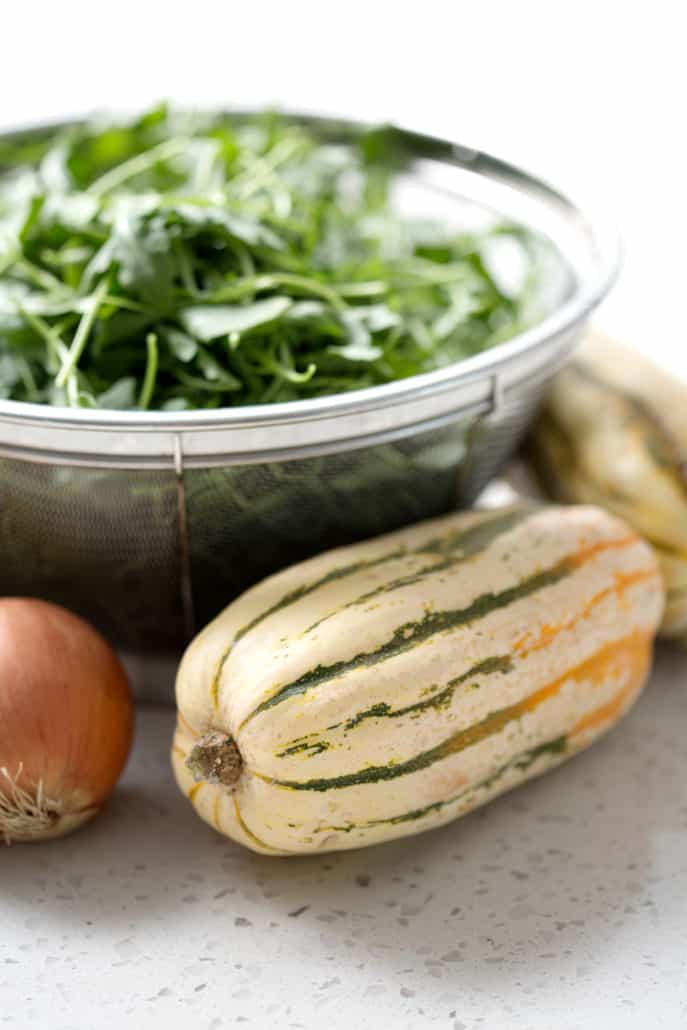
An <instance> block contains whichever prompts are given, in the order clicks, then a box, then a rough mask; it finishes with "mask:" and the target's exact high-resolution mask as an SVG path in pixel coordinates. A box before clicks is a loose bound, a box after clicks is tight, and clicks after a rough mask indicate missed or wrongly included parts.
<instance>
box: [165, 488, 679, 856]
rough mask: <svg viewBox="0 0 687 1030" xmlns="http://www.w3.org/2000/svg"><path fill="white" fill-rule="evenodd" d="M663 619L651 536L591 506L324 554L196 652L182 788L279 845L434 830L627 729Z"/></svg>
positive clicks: (182, 681)
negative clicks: (616, 729)
mask: <svg viewBox="0 0 687 1030" xmlns="http://www.w3.org/2000/svg"><path fill="white" fill-rule="evenodd" d="M662 611H663V590H662V584H661V578H660V575H659V571H658V567H657V563H656V560H655V558H654V555H653V552H652V551H651V549H650V547H649V546H648V545H647V544H646V543H644V541H643V540H642V539H641V538H640V537H639V536H638V535H637V534H636V533H635V532H634V531H632V530H630V529H628V527H627V526H626V525H625V524H624V523H622V522H620V521H619V520H618V519H616V518H614V517H612V516H610V515H607V514H605V513H604V512H602V511H600V510H598V509H596V508H591V507H570V508H559V507H540V508H537V507H533V506H516V507H512V508H507V509H500V510H495V511H488V512H484V511H482V512H478V511H471V512H464V513H459V514H453V515H449V516H447V517H445V518H441V519H436V520H432V521H429V522H424V523H421V524H419V525H416V526H414V527H411V528H409V529H404V530H401V531H400V532H396V533H392V534H390V535H387V536H383V537H379V538H377V539H375V540H372V541H369V542H365V543H360V544H355V545H353V546H351V547H347V548H341V549H339V550H335V551H330V552H329V553H327V554H323V555H321V556H319V557H317V558H314V559H312V560H310V561H307V562H303V563H302V564H299V565H295V566H293V567H292V568H290V569H287V570H286V571H285V572H281V573H279V574H278V575H276V576H272V577H271V578H270V579H267V580H265V581H264V582H263V583H261V584H259V585H258V586H256V587H254V588H253V589H251V590H249V591H248V592H247V593H245V594H243V596H241V597H240V598H238V600H236V601H234V602H233V603H232V604H231V605H229V607H228V608H227V609H226V610H225V611H224V612H223V613H222V614H221V615H219V616H218V617H217V618H216V619H215V620H214V622H212V623H210V625H208V626H207V627H206V629H204V630H203V632H202V633H200V635H199V636H198V637H197V638H196V639H195V640H194V641H193V642H192V644H191V645H190V646H189V648H188V650H187V651H186V654H185V655H184V658H183V660H182V663H181V666H180V669H179V673H178V678H177V704H178V724H177V729H176V733H175V737H174V744H173V749H172V761H173V765H174V770H175V773H176V777H177V780H178V783H179V786H180V788H181V790H182V791H183V792H184V793H185V794H186V795H187V796H188V798H189V799H190V800H191V802H192V803H193V805H194V807H195V808H196V811H197V812H198V814H199V815H200V816H201V817H202V818H203V819H205V820H206V821H207V822H209V823H210V824H211V825H213V826H214V827H216V829H218V830H219V831H220V832H222V833H225V834H226V835H227V836H229V837H233V838H234V839H235V840H237V841H240V842H241V843H242V844H245V845H246V846H247V847H249V848H252V849H253V850H254V851H258V852H264V853H266V854H271V855H287V854H302V853H308V852H321V851H332V850H338V849H343V848H356V847H361V846H362V845H367V844H377V843H380V842H382V841H387V840H390V839H392V838H394V837H401V836H404V835H407V834H415V833H419V832H421V831H423V830H428V829H431V828H432V827H435V826H440V825H442V824H443V823H446V822H448V821H449V820H451V819H455V818H456V817H457V816H460V815H463V814H464V813H465V812H468V811H470V810H471V809H473V808H475V807H476V806H477V805H481V804H483V803H484V802H486V801H489V800H490V799H491V798H493V797H495V796H496V795H498V794H500V793H502V792H503V791H506V790H508V789H510V788H512V787H515V786H517V785H518V784H520V783H522V782H523V781H524V780H527V779H529V778H531V777H533V776H537V775H539V774H540V773H543V772H545V771H546V770H547V769H550V768H551V767H553V766H555V765H558V764H559V763H560V762H562V761H564V760H565V759H566V758H568V757H570V756H571V755H574V754H575V753H576V752H577V751H579V750H581V749H582V748H584V747H586V746H587V745H588V744H590V743H591V742H592V741H593V740H595V739H596V737H598V736H599V735H600V734H602V733H603V732H604V731H606V730H607V729H609V728H610V727H612V726H613V725H614V724H615V723H616V722H617V721H618V719H619V718H620V717H621V716H622V714H623V713H624V712H625V711H626V710H627V709H628V708H629V706H630V705H631V704H632V703H633V701H634V700H635V698H636V697H637V695H638V693H639V691H640V690H641V688H642V686H643V684H644V682H645V679H646V677H647V673H648V670H649V666H650V660H651V651H652V642H653V636H654V632H655V630H656V627H657V625H658V622H659V620H660V618H661V614H662Z"/></svg>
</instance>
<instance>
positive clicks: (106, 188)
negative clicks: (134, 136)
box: [88, 136, 188, 197]
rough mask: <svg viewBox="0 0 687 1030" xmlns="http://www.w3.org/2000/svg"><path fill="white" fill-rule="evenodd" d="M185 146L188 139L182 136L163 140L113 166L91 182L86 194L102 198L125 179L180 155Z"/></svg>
mask: <svg viewBox="0 0 687 1030" xmlns="http://www.w3.org/2000/svg"><path fill="white" fill-rule="evenodd" d="M187 146H188V139H187V138H186V137H183V136H177V137H174V138H173V139H167V140H164V141H163V142H162V143H158V144H157V145H156V146H154V147H151V148H150V149H149V150H144V151H143V153H142V154H136V156H135V157H131V158H129V160H128V161H123V162H122V163H121V164H119V165H115V167H114V168H111V169H110V170H109V172H105V174H104V175H101V176H100V178H99V179H96V180H95V181H94V182H92V183H91V184H90V186H89V187H88V192H89V193H93V194H94V195H95V196H96V197H102V196H104V195H105V194H106V193H111V192H112V190H114V189H117V187H118V186H121V185H122V184H123V183H125V182H126V181H127V179H133V177H134V176H135V175H140V174H141V173H142V172H147V171H148V169H149V168H152V167H153V166H154V165H156V164H159V163H160V161H169V159H170V157H176V156H177V155H178V154H182V153H183V152H184V150H185V149H186V147H187Z"/></svg>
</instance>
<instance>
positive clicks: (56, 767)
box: [0, 598, 133, 843]
mask: <svg viewBox="0 0 687 1030" xmlns="http://www.w3.org/2000/svg"><path fill="white" fill-rule="evenodd" d="M132 733H133V704H132V699H131V693H130V691H129V685H128V682H127V677H126V674H125V672H124V670H123V668H122V666H121V664H120V662H119V659H118V658H117V656H116V654H115V653H114V651H113V650H112V648H111V647H110V646H109V644H107V643H106V642H105V640H104V639H103V638H102V637H101V636H100V634H99V633H97V632H96V631H95V630H94V629H93V628H92V627H91V626H89V625H88V623H86V622H84V621H83V619H80V618H78V617H77V616H76V615H73V614H72V613H71V612H68V611H65V609H64V608H59V607H58V606H57V605H54V604H48V603H47V602H45V601H37V600H30V599H25V598H4V599H1V600H0V836H4V838H5V840H6V841H7V842H8V843H9V842H10V841H20V840H44V839H47V838H50V837H59V836H62V835H63V834H65V833H69V832H70V831H71V830H75V829H76V828H77V827H78V826H81V825H82V824H83V823H85V822H86V821H87V820H88V819H90V818H92V816H94V815H95V814H96V813H97V812H98V811H99V809H100V808H101V806H102V804H103V802H104V801H105V799H106V797H107V796H108V794H109V793H110V792H111V790H112V788H113V787H114V785H115V783H116V782H117V780H118V778H119V776H120V774H121V772H122V769H123V768H124V764H125V762H126V759H127V756H128V753H129V749H130V746H131V739H132Z"/></svg>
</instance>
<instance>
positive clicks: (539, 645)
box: [513, 568, 658, 658]
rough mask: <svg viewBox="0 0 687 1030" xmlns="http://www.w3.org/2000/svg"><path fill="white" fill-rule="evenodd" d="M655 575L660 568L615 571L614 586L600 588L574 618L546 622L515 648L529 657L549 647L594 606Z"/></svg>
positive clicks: (521, 640)
mask: <svg viewBox="0 0 687 1030" xmlns="http://www.w3.org/2000/svg"><path fill="white" fill-rule="evenodd" d="M654 577H658V569H655V568H654V569H637V570H635V571H634V572H616V573H614V579H615V582H614V583H613V584H612V586H608V587H604V589H603V590H599V591H598V593H596V594H594V596H593V597H590V599H589V600H588V601H587V603H586V604H585V605H584V607H583V608H581V609H580V611H579V612H577V613H576V614H575V615H573V616H572V618H570V619H566V620H565V621H564V622H559V623H552V624H549V623H545V624H544V625H543V626H542V627H541V629H540V630H539V633H538V635H537V636H536V637H535V636H534V635H533V634H532V633H525V635H524V636H522V637H520V639H519V640H517V641H516V642H515V644H514V646H513V650H514V651H516V652H517V653H518V654H519V655H520V657H521V658H527V656H528V655H529V654H531V653H532V652H533V651H541V650H542V649H543V648H545V647H548V646H549V644H550V643H551V641H552V640H554V639H555V638H556V637H557V636H558V634H559V633H562V632H563V631H564V630H568V629H573V627H574V626H576V625H577V623H578V622H581V621H582V620H583V619H586V618H587V617H588V616H589V615H590V614H591V612H592V611H593V610H594V608H596V606H597V605H599V604H601V602H602V601H605V600H606V598H608V597H611V596H612V595H614V594H615V596H616V597H617V598H618V599H620V598H621V597H622V596H623V595H624V594H625V592H626V591H627V590H629V589H630V587H633V586H635V584H637V583H642V582H644V581H646V580H648V579H653V578H654Z"/></svg>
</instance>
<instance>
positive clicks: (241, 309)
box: [179, 297, 293, 343]
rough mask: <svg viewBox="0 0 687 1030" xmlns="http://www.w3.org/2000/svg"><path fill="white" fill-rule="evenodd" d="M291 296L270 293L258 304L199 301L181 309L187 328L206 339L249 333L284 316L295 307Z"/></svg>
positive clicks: (183, 321) (205, 341)
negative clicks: (271, 295) (273, 295)
mask: <svg viewBox="0 0 687 1030" xmlns="http://www.w3.org/2000/svg"><path fill="white" fill-rule="evenodd" d="M292 303H293V301H291V300H290V299H289V298H288V297H268V298H266V299H265V300H256V301H255V303H254V304H196V305H194V306H193V307H189V308H184V309H183V310H182V311H180V312H179V320H180V322H181V324H182V325H183V327H184V329H186V330H187V332H189V333H191V334H192V335H193V336H195V337H196V338H197V339H199V340H202V341H203V342H204V343H207V342H209V341H210V340H216V339H217V338H218V337H220V336H228V335H229V334H230V333H247V332H250V331H251V330H253V329H257V328H259V327H262V326H265V325H268V324H269V323H270V322H274V321H275V320H276V319H278V318H281V317H282V315H285V314H286V312H287V311H288V310H289V308H290V307H291V305H292Z"/></svg>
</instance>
